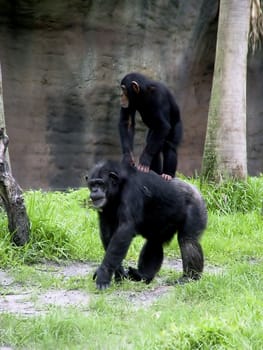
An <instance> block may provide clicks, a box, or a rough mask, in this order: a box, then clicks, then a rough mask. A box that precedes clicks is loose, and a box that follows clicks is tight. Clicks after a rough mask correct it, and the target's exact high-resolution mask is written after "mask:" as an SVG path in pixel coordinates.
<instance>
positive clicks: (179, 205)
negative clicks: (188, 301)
mask: <svg viewBox="0 0 263 350" xmlns="http://www.w3.org/2000/svg"><path fill="white" fill-rule="evenodd" d="M87 181H88V187H89V189H90V199H91V201H92V203H93V206H94V207H95V208H97V209H98V214H99V222H100V236H101V240H102V242H103V246H104V249H105V256H104V259H103V261H102V263H101V265H100V267H99V268H98V269H97V271H96V273H95V274H94V278H95V279H96V285H97V288H98V289H105V288H107V287H108V286H109V284H110V281H111V278H112V275H113V274H114V273H115V277H117V278H118V279H120V278H121V277H125V276H126V274H125V272H124V270H123V268H122V261H123V259H124V258H125V256H126V253H127V251H128V248H129V246H130V244H131V241H132V239H133V237H134V236H135V235H136V234H140V235H142V236H143V237H144V238H145V239H146V243H145V244H144V246H143V248H142V250H141V253H140V257H139V261H138V269H134V268H131V267H130V268H129V270H128V273H127V275H128V277H129V278H131V279H133V280H136V281H140V280H144V281H145V282H146V283H149V282H150V281H151V280H152V279H153V278H154V276H155V275H156V273H157V272H158V271H159V269H160V267H161V265H162V261H163V245H164V244H165V243H168V242H170V241H171V239H172V238H173V236H174V235H175V233H176V232H177V233H178V243H179V246H180V250H181V256H182V261H183V275H182V277H181V278H180V279H179V280H178V282H184V281H188V280H197V279H199V278H200V276H201V273H202V271H203V264H204V259H203V252H202V248H201V245H200V244H199V242H198V240H199V238H200V236H201V233H202V232H203V231H204V229H205V227H206V222H207V213H206V206H205V203H204V201H203V199H202V197H201V195H200V193H199V192H198V191H197V190H196V189H195V188H194V187H193V186H191V185H189V184H187V183H186V182H184V181H181V180H179V179H173V180H171V181H164V180H163V179H162V178H161V177H160V176H158V175H157V174H156V173H154V172H152V171H150V172H149V173H143V172H140V171H138V170H137V169H136V168H135V167H132V166H130V165H127V164H123V163H118V162H114V161H106V162H102V163H99V164H98V165H96V166H95V167H94V169H93V170H92V171H91V175H90V177H89V178H88V179H87Z"/></svg>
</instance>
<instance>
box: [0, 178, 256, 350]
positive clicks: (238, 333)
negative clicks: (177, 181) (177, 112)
mask: <svg viewBox="0 0 263 350" xmlns="http://www.w3.org/2000/svg"><path fill="white" fill-rule="evenodd" d="M190 181H191V182H192V183H194V184H195V185H196V186H198V187H200V188H201V191H202V193H203V195H204V197H205V199H206V202H207V205H208V211H209V224H208V228H207V230H206V232H205V234H204V236H203V238H202V244H203V247H204V251H205V257H206V270H205V273H204V275H203V278H202V279H201V280H200V281H198V282H196V283H189V284H186V285H182V286H172V284H173V281H174V280H175V279H176V277H177V276H176V275H177V274H179V272H175V271H173V269H170V268H167V267H164V268H163V269H162V270H161V271H160V274H159V277H158V278H157V279H156V280H155V281H154V282H153V283H152V284H150V285H144V284H142V283H134V282H131V281H125V282H123V283H122V284H120V285H115V284H114V283H113V284H112V286H111V288H110V289H109V290H107V291H105V292H101V293H99V292H97V291H96V290H95V287H94V282H93V281H92V273H89V274H86V275H84V276H82V277H81V276H72V277H71V278H68V279H64V278H62V277H61V276H56V275H54V274H52V273H51V272H50V271H49V269H48V268H47V270H48V271H47V272H46V273H45V274H43V273H42V271H41V269H40V266H45V265H43V263H44V264H45V263H46V262H47V261H53V262H56V263H58V262H59V263H61V262H65V261H67V262H68V263H69V262H72V261H90V262H93V263H96V264H97V263H98V262H99V261H100V260H101V257H102V255H103V250H102V247H101V242H100V239H99V234H98V223H97V214H96V212H94V211H93V210H92V209H88V208H87V197H88V192H87V190H86V189H80V190H78V191H69V192H65V193H61V192H55V193H54V192H42V191H30V192H27V193H25V201H26V206H27V210H28V214H29V217H30V220H31V225H32V227H31V230H32V234H31V239H30V242H29V243H28V244H27V245H26V246H24V247H15V246H13V245H12V244H11V243H10V241H11V240H10V235H9V233H8V230H7V220H6V216H5V214H4V213H3V212H2V213H1V215H0V227H1V232H0V263H1V268H2V270H3V269H4V270H5V271H8V273H10V274H11V275H12V277H13V279H14V285H11V286H9V287H8V288H6V287H5V286H4V285H2V283H1V280H0V298H5V295H6V294H8V293H9V292H10V291H11V292H13V293H15V291H16V286H18V285H19V286H26V287H27V288H31V289H30V290H31V294H32V295H31V298H34V293H35V291H36V290H42V291H44V290H48V289H50V288H60V289H64V290H81V291H83V292H85V293H87V295H88V296H89V302H88V306H87V307H86V306H85V307H84V306H83V307H82V306H81V305H80V306H79V307H78V308H76V307H70V306H69V307H59V305H58V306H54V307H51V308H50V309H48V311H47V312H46V313H44V314H39V315H31V316H25V315H21V316H20V315H19V314H17V315H16V314H12V313H5V312H1V313H0V323H1V328H0V346H10V347H11V348H12V349H25V348H26V349H54V348H56V349H58V350H59V349H94V350H97V349H98V350H100V349H103V350H112V349H114V350H121V349H125V350H129V349H140V350H144V349H145V350H146V349H147V350H148V349H151V350H155V349H156V350H157V349H158V350H159V349H165V350H170V349H171V350H172V349H180V350H181V349H182V350H188V349H189V350H190V349H191V350H192V349H202V350H203V349H205V350H206V349H207V350H208V349H209V350H211V349H251V350H252V349H253V350H260V349H262V348H263V334H262V328H263V308H262V305H263V294H262V285H263V273H262V272H263V268H262V264H263V260H262V251H263V238H262V199H263V177H262V176H261V177H258V178H248V180H247V181H245V182H241V181H239V182H234V181H228V182H222V183H221V184H219V185H214V184H207V183H202V184H200V181H199V179H191V180H190ZM141 244H142V240H141V239H140V238H136V239H135V240H134V242H133V244H132V246H131V248H130V250H129V253H128V256H127V258H126V260H127V261H128V262H129V263H131V264H134V262H135V260H137V257H138V251H139V249H140V246H141ZM165 250H166V252H165V253H166V256H168V258H171V259H174V258H179V250H178V246H177V242H176V240H174V241H173V242H172V244H171V245H170V246H167V247H166V248H165ZM161 287H162V288H164V287H165V288H167V293H165V294H163V295H160V296H159V297H157V298H156V299H154V301H153V302H152V303H150V304H149V305H146V306H145V305H144V304H143V303H141V304H140V302H137V303H135V302H133V300H134V299H133V297H134V295H135V296H136V297H139V296H140V295H144V293H148V294H147V295H151V294H154V293H155V291H156V290H157V289H158V288H161ZM139 300H140V299H139Z"/></svg>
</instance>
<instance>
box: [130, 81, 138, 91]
mask: <svg viewBox="0 0 263 350" xmlns="http://www.w3.org/2000/svg"><path fill="white" fill-rule="evenodd" d="M131 86H132V88H133V91H134V92H136V94H138V93H139V92H140V85H139V84H138V83H137V81H135V80H133V81H132V82H131Z"/></svg>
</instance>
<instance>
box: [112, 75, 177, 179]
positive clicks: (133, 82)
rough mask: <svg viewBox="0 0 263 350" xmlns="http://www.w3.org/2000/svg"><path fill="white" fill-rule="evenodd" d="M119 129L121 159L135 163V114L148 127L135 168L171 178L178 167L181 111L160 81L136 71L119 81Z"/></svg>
mask: <svg viewBox="0 0 263 350" xmlns="http://www.w3.org/2000/svg"><path fill="white" fill-rule="evenodd" d="M120 103H121V110H120V120H119V132H120V139H121V145H122V152H123V159H124V161H126V162H128V163H130V164H134V158H133V140H134V132H135V113H136V111H138V112H139V113H140V115H141V118H142V120H143V122H144V124H145V125H146V126H147V127H148V128H149V130H148V134H147V139H146V146H145V148H144V150H143V152H142V154H141V156H140V159H139V164H138V169H139V170H140V171H143V172H148V171H149V170H150V169H151V170H153V171H155V172H156V173H157V174H161V175H162V177H163V178H164V179H165V180H171V178H172V177H173V176H174V175H175V171H176V168H177V147H178V145H179V143H180V141H181V139H182V122H181V118H180V111H179V108H178V106H177V104H176V102H175V99H174V97H173V95H172V94H171V92H170V91H169V90H168V88H167V87H166V86H164V85H163V84H162V83H160V82H157V81H153V80H150V79H148V78H146V77H145V76H144V75H142V74H139V73H130V74H127V75H126V76H125V77H124V78H123V79H122V81H121V100H120Z"/></svg>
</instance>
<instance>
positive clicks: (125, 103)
mask: <svg viewBox="0 0 263 350" xmlns="http://www.w3.org/2000/svg"><path fill="white" fill-rule="evenodd" d="M120 105H121V107H122V108H128V107H129V98H128V90H127V88H126V86H125V85H121V96H120Z"/></svg>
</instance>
